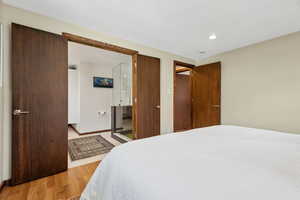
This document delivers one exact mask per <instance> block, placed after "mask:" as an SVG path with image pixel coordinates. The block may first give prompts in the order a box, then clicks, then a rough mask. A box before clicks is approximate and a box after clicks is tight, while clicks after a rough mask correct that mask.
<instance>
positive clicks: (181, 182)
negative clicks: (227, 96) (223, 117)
mask: <svg viewBox="0 0 300 200" xmlns="http://www.w3.org/2000/svg"><path fill="white" fill-rule="evenodd" d="M299 199H300V135H297V134H287V133H282V132H275V131H268V130H260V129H252V128H244V127H237V126H224V125H220V126H213V127H208V128H200V129H193V130H190V131H186V132H181V133H176V134H167V135H162V136H157V137H152V138H147V139H142V140H136V141H132V142H129V143H126V144H123V145H121V146H118V147H115V148H114V149H113V150H112V151H111V152H110V153H109V154H108V155H107V156H106V157H105V159H104V160H103V161H102V162H101V164H100V165H99V167H98V168H97V169H96V171H95V173H94V175H93V176H92V178H91V180H90V182H89V183H88V185H87V186H86V188H85V190H84V192H83V194H82V195H81V200H299Z"/></svg>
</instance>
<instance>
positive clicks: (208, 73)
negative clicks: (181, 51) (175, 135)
mask: <svg viewBox="0 0 300 200" xmlns="http://www.w3.org/2000/svg"><path fill="white" fill-rule="evenodd" d="M192 102H193V103H192V106H193V107H192V113H193V128H200V127H206V126H213V125H219V124H220V118H221V117H220V114H221V63H220V62H218V63H213V64H208V65H203V66H199V67H195V68H194V69H193V71H192Z"/></svg>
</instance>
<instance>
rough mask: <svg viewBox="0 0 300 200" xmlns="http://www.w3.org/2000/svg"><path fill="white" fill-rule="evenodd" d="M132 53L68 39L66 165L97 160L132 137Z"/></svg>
mask: <svg viewBox="0 0 300 200" xmlns="http://www.w3.org/2000/svg"><path fill="white" fill-rule="evenodd" d="M110 48H111V46H110ZM132 58H133V56H132V55H128V54H127V53H126V54H124V53H120V51H119V49H118V50H117V51H114V50H111V49H108V48H102V47H99V46H97V45H89V44H83V43H82V42H76V41H75V42H74V41H72V40H71V41H68V126H69V128H68V140H69V145H68V149H69V159H68V166H69V168H72V167H75V166H80V165H84V164H88V163H91V162H95V161H98V160H101V159H103V157H104V156H105V154H106V153H108V152H109V151H110V150H111V149H112V148H113V147H114V146H117V145H120V144H122V143H125V142H128V141H131V140H133V139H135V135H134V131H133V115H132V110H133V101H132V98H133V94H132V90H133V87H132V86H133V84H132V83H133V81H132V77H133V74H132V73H133V70H132V64H133V62H132Z"/></svg>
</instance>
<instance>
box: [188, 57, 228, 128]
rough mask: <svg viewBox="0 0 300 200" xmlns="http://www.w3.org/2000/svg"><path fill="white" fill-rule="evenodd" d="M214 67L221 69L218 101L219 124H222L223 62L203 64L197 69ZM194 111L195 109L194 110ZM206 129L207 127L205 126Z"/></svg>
mask: <svg viewBox="0 0 300 200" xmlns="http://www.w3.org/2000/svg"><path fill="white" fill-rule="evenodd" d="M213 65H217V66H218V67H219V76H220V79H219V81H220V82H219V87H220V88H219V96H218V99H219V124H221V112H222V105H221V104H222V102H221V96H222V88H221V87H222V81H221V80H222V62H221V61H217V62H212V63H207V64H203V65H199V66H197V67H195V68H200V67H210V66H213ZM192 75H193V71H192ZM192 84H193V81H192ZM192 95H193V91H192ZM192 106H194V102H193V104H192ZM193 110H194V109H193ZM203 127H205V126H203ZM193 128H195V122H194V118H193Z"/></svg>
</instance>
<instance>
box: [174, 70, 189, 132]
mask: <svg viewBox="0 0 300 200" xmlns="http://www.w3.org/2000/svg"><path fill="white" fill-rule="evenodd" d="M174 84H175V86H174V131H175V132H177V131H184V130H189V129H191V128H192V97H191V76H190V75H185V74H176V75H175V83H174Z"/></svg>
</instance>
